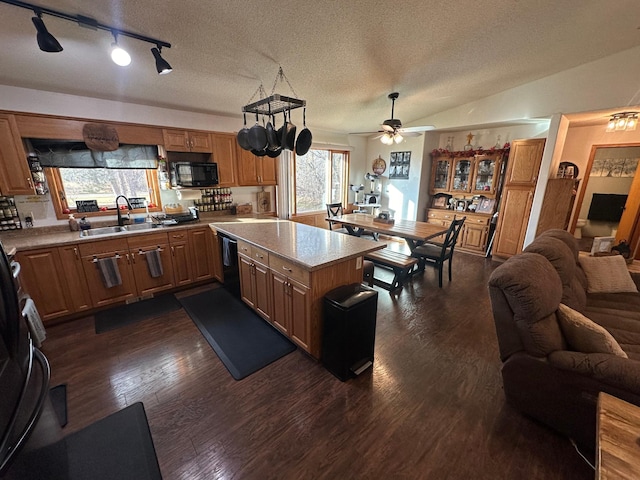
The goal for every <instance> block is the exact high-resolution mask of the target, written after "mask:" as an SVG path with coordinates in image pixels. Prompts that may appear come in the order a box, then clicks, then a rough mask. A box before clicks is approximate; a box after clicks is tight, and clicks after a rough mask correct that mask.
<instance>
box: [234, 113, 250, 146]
mask: <svg viewBox="0 0 640 480" xmlns="http://www.w3.org/2000/svg"><path fill="white" fill-rule="evenodd" d="M242 116H243V117H244V127H243V128H242V129H240V131H239V132H238V135H237V139H238V145H240V147H241V148H242V149H244V150H251V145H250V144H249V129H248V128H247V114H246V113H243V114H242Z"/></svg>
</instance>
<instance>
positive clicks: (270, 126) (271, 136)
mask: <svg viewBox="0 0 640 480" xmlns="http://www.w3.org/2000/svg"><path fill="white" fill-rule="evenodd" d="M272 122H273V123H272ZM274 124H275V118H274V116H273V115H272V114H271V105H269V121H268V122H267V126H266V127H265V129H266V130H267V143H268V148H269V150H275V149H277V148H278V147H280V141H279V140H278V134H277V133H276V128H275V126H274Z"/></svg>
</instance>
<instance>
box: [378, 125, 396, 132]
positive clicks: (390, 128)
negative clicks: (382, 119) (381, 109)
mask: <svg viewBox="0 0 640 480" xmlns="http://www.w3.org/2000/svg"><path fill="white" fill-rule="evenodd" d="M380 128H382V130H385V131H387V132H393V131H394V128H393V127H392V126H390V125H385V124H384V123H383V124H382V125H380Z"/></svg>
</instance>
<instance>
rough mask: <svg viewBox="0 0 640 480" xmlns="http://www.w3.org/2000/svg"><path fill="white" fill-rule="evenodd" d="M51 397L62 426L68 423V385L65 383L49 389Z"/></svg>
mask: <svg viewBox="0 0 640 480" xmlns="http://www.w3.org/2000/svg"><path fill="white" fill-rule="evenodd" d="M49 398H51V404H52V405H53V410H54V412H56V417H58V422H59V423H60V426H61V427H64V426H65V425H66V424H67V385H66V384H65V383H63V384H62V385H58V386H56V387H53V388H51V389H50V390H49Z"/></svg>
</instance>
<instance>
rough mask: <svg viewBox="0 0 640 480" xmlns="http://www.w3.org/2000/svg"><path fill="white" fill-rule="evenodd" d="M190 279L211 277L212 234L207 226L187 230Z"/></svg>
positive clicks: (197, 279)
mask: <svg viewBox="0 0 640 480" xmlns="http://www.w3.org/2000/svg"><path fill="white" fill-rule="evenodd" d="M188 232H189V249H190V251H191V269H192V272H193V276H192V280H193V281H194V282H197V281H199V280H206V279H208V278H212V277H213V234H212V233H211V229H210V228H208V227H205V228H199V229H192V230H189V231H188Z"/></svg>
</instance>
